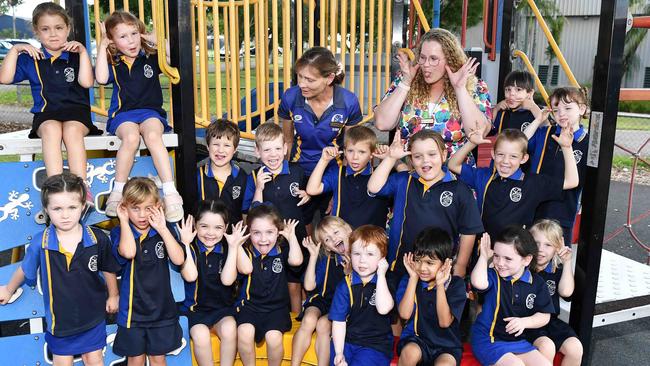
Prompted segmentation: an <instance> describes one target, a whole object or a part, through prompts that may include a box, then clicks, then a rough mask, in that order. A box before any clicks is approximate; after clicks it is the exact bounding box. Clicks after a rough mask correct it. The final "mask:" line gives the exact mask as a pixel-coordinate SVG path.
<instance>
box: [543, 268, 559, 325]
mask: <svg viewBox="0 0 650 366" xmlns="http://www.w3.org/2000/svg"><path fill="white" fill-rule="evenodd" d="M562 271H563V266H562V265H561V264H560V265H559V266H557V268H553V263H552V262H550V263H549V264H548V265H547V266H546V268H544V270H542V271H539V272H537V275H538V276H539V277H541V278H542V280H543V281H544V282H545V283H546V287H547V288H548V294H549V295H550V296H551V300H552V301H553V308H555V311H554V312H553V315H552V317H554V318H557V317H558V315H559V314H560V294H559V292H558V289H559V286H560V279H561V278H562Z"/></svg>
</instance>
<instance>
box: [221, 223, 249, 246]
mask: <svg viewBox="0 0 650 366" xmlns="http://www.w3.org/2000/svg"><path fill="white" fill-rule="evenodd" d="M247 228H248V226H246V225H244V221H240V222H238V223H237V224H235V225H232V234H223V236H224V237H225V238H226V242H228V246H232V247H240V246H242V245H243V244H244V243H245V242H246V239H248V237H249V236H251V234H248V235H246V229H247Z"/></svg>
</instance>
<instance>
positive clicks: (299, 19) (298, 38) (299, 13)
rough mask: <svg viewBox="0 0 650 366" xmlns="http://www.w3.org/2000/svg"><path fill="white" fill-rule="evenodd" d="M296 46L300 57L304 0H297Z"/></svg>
mask: <svg viewBox="0 0 650 366" xmlns="http://www.w3.org/2000/svg"><path fill="white" fill-rule="evenodd" d="M296 42H297V43H298V44H297V45H296V46H298V47H297V50H298V55H297V56H298V57H300V56H302V0H296Z"/></svg>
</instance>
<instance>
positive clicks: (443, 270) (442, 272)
mask: <svg viewBox="0 0 650 366" xmlns="http://www.w3.org/2000/svg"><path fill="white" fill-rule="evenodd" d="M451 268H452V261H451V259H449V258H447V259H445V263H443V264H442V266H441V267H440V268H439V269H438V273H436V286H442V287H444V286H445V284H447V281H449V278H450V277H451Z"/></svg>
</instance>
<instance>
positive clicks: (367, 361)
mask: <svg viewBox="0 0 650 366" xmlns="http://www.w3.org/2000/svg"><path fill="white" fill-rule="evenodd" d="M335 355H336V352H334V343H333V342H330V366H334V356H335ZM343 356H345V362H347V364H348V365H350V366H389V365H390V359H391V356H390V355H388V354H386V353H383V352H379V351H377V350H376V349H374V348H370V347H364V346H357V345H355V344H351V343H348V342H345V345H344V346H343Z"/></svg>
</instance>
